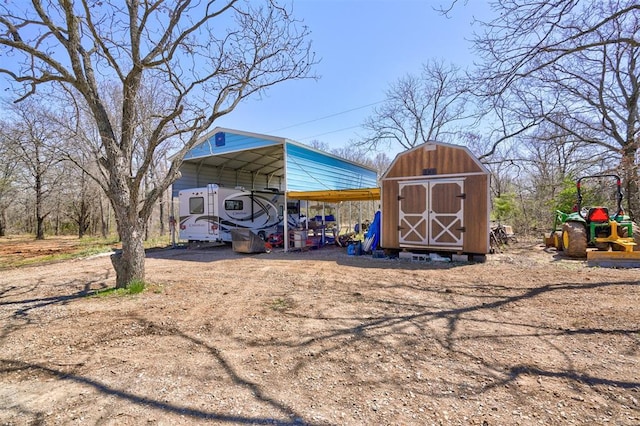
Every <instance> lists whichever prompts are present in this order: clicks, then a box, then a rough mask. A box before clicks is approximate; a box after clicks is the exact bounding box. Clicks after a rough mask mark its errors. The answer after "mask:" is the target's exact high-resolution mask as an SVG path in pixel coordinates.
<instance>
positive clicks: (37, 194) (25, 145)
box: [3, 99, 64, 240]
mask: <svg viewBox="0 0 640 426" xmlns="http://www.w3.org/2000/svg"><path fill="white" fill-rule="evenodd" d="M10 111H11V112H12V113H13V120H12V122H11V124H10V125H9V126H8V127H7V128H6V129H4V130H3V132H6V134H7V135H8V137H10V138H13V145H12V146H13V149H14V153H15V155H16V159H17V161H18V163H19V164H20V166H21V167H20V169H19V170H20V172H21V173H20V174H21V176H22V179H23V182H24V187H25V188H27V189H30V190H32V191H33V196H34V203H33V206H34V211H33V212H32V214H33V215H34V217H35V221H36V222H35V234H36V239H39V240H42V239H44V238H45V230H44V221H45V219H46V217H47V216H48V215H49V214H50V213H51V211H52V209H53V206H52V203H51V200H52V198H53V194H54V193H55V191H57V190H58V187H59V185H60V184H61V181H62V180H63V176H64V174H63V173H62V171H61V169H60V167H59V163H60V162H61V158H60V157H59V156H58V155H57V154H56V149H55V145H56V143H57V139H56V137H55V132H54V131H53V129H52V128H51V123H50V121H49V119H48V117H47V109H46V107H45V106H44V105H42V103H41V102H36V100H35V99H30V100H28V101H25V102H23V103H20V104H16V105H13V107H12V108H11V109H10Z"/></svg>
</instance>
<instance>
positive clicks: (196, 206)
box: [189, 197, 204, 214]
mask: <svg viewBox="0 0 640 426" xmlns="http://www.w3.org/2000/svg"><path fill="white" fill-rule="evenodd" d="M189 213H190V214H202V213H204V198H203V197H193V198H189Z"/></svg>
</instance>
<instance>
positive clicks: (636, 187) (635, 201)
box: [622, 145, 640, 221]
mask: <svg viewBox="0 0 640 426" xmlns="http://www.w3.org/2000/svg"><path fill="white" fill-rule="evenodd" d="M636 151H637V149H635V148H634V147H633V145H630V147H628V148H626V149H625V150H624V156H623V158H622V172H623V180H624V188H625V192H626V194H625V196H626V206H625V209H626V211H627V214H628V215H629V216H630V217H631V220H635V221H637V220H638V218H640V184H639V182H638V180H639V179H640V178H639V176H638V165H637V164H636V161H635V159H636Z"/></svg>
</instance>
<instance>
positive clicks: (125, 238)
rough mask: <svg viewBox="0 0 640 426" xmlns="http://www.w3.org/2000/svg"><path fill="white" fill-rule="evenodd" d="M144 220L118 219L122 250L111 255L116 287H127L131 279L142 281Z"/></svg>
mask: <svg viewBox="0 0 640 426" xmlns="http://www.w3.org/2000/svg"><path fill="white" fill-rule="evenodd" d="M144 223H145V222H144V220H139V219H137V220H133V221H131V223H126V222H123V221H122V219H121V220H120V221H119V226H118V229H119V231H120V238H121V239H122V250H119V251H117V252H116V253H114V254H112V255H111V263H112V264H113V268H114V269H115V270H116V288H127V287H128V286H129V284H130V283H131V282H132V281H138V280H139V281H144V244H143V242H144V241H143V239H144V234H145V229H144V228H145V225H144Z"/></svg>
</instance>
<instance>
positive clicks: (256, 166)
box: [172, 127, 380, 250]
mask: <svg viewBox="0 0 640 426" xmlns="http://www.w3.org/2000/svg"><path fill="white" fill-rule="evenodd" d="M180 173H181V177H180V178H178V179H177V180H176V181H175V182H174V184H173V187H172V194H173V197H174V198H175V197H177V196H178V193H179V191H181V190H183V189H188V188H197V187H202V186H206V185H207V184H209V183H217V184H219V185H223V186H229V187H238V186H240V187H244V188H246V189H251V190H259V189H264V188H273V189H278V190H279V191H281V192H283V193H284V194H285V206H286V205H287V199H289V198H290V199H295V200H305V201H321V202H340V201H363V200H377V199H379V198H380V189H379V187H378V183H377V172H376V171H375V170H374V169H372V168H369V167H365V166H363V165H360V164H357V163H355V162H353V161H349V160H346V159H343V158H340V157H337V156H335V155H332V154H329V153H327V152H323V151H320V150H317V149H314V148H311V147H309V146H306V145H304V144H301V143H299V142H295V141H292V140H290V139H286V138H282V137H276V136H270V135H263V134H257V133H251V132H245V131H239V130H233V129H226V128H220V127H217V128H215V129H213V130H212V131H211V132H209V133H207V134H206V135H205V136H204V137H203V138H202V141H201V142H200V143H198V144H197V145H196V146H195V147H194V148H193V149H191V150H190V151H189V152H188V153H187V155H186V156H185V158H184V161H183V164H182V166H181V168H180ZM283 223H284V231H285V235H287V230H288V229H287V228H288V226H287V221H286V220H284V221H283ZM285 250H288V239H287V238H285Z"/></svg>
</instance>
